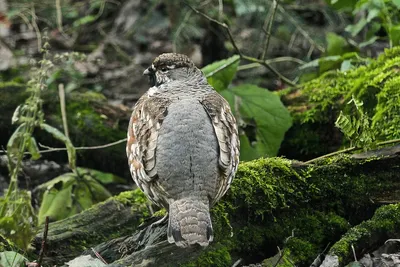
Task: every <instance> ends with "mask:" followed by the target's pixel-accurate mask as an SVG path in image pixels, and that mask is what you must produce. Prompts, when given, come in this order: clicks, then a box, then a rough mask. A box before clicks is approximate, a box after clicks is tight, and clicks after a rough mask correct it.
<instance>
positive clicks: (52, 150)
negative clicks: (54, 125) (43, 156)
mask: <svg viewBox="0 0 400 267" xmlns="http://www.w3.org/2000/svg"><path fill="white" fill-rule="evenodd" d="M126 140H127V138H124V139H121V140H118V141H115V142H112V143H108V144H105V145H100V146H80V147H75V150H94V149H102V148H107V147H111V146H115V145H118V144H121V143H124V142H126ZM39 146H40V147H43V148H47V150H41V151H39V153H49V152H55V151H65V150H67V148H65V147H49V146H46V145H42V144H40V143H39Z"/></svg>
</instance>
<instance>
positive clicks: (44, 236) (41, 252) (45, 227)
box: [38, 216, 49, 267]
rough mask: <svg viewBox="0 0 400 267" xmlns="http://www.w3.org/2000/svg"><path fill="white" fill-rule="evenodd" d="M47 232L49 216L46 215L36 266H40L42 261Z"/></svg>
mask: <svg viewBox="0 0 400 267" xmlns="http://www.w3.org/2000/svg"><path fill="white" fill-rule="evenodd" d="M48 232H49V216H46V221H45V224H44V232H43V239H42V246H41V248H40V253H39V260H38V266H39V267H40V266H42V261H43V255H44V252H45V249H46V241H47V233H48Z"/></svg>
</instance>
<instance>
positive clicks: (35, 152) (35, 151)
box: [28, 137, 41, 160]
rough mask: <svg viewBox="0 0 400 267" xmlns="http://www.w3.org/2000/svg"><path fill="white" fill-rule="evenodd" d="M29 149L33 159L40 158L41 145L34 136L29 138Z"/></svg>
mask: <svg viewBox="0 0 400 267" xmlns="http://www.w3.org/2000/svg"><path fill="white" fill-rule="evenodd" d="M28 151H29V153H31V157H32V159H33V160H37V159H40V157H41V155H40V153H39V147H38V145H37V143H36V139H35V138H34V137H31V138H30V139H29V144H28Z"/></svg>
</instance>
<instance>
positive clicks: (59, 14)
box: [56, 0, 63, 32]
mask: <svg viewBox="0 0 400 267" xmlns="http://www.w3.org/2000/svg"><path fill="white" fill-rule="evenodd" d="M56 10H57V28H58V31H59V32H63V26H62V12H61V0H56Z"/></svg>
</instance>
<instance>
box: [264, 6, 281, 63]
mask: <svg viewBox="0 0 400 267" xmlns="http://www.w3.org/2000/svg"><path fill="white" fill-rule="evenodd" d="M277 8H278V0H273V2H272V14H271V16H268V17H269V18H268V20H267V21H268V28H267V30H266V33H265V34H266V36H265V45H264V50H263V53H262V56H261V59H262V60H264V59H265V55H266V54H267V50H268V46H269V40H270V39H271V30H272V24H273V22H274V19H275V14H276V9H277Z"/></svg>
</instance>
